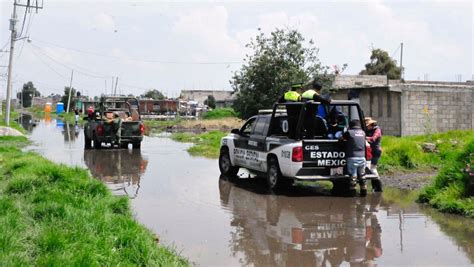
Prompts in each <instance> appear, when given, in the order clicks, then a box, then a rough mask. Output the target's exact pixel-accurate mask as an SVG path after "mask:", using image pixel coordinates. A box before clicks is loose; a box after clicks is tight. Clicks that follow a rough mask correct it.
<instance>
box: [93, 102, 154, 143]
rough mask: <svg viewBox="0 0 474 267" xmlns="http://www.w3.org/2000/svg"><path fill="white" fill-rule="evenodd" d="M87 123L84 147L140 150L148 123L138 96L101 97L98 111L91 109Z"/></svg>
mask: <svg viewBox="0 0 474 267" xmlns="http://www.w3.org/2000/svg"><path fill="white" fill-rule="evenodd" d="M89 112H91V113H90V114H88V116H87V118H85V119H86V123H85V124H84V148H85V149H91V148H92V147H93V148H95V149H101V148H102V147H103V145H104V144H105V145H107V144H109V145H110V147H120V148H128V145H129V144H132V146H133V148H134V149H140V147H141V142H142V140H143V134H144V132H145V126H144V125H143V122H142V121H141V118H140V112H139V104H138V100H137V99H136V98H130V97H118V96H113V97H111V96H108V97H102V98H101V100H100V103H99V108H98V110H94V111H89Z"/></svg>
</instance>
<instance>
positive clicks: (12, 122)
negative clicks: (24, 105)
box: [0, 105, 26, 134]
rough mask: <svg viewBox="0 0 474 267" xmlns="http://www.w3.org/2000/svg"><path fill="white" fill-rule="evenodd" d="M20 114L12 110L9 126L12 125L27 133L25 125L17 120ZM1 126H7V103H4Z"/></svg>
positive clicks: (0, 117) (0, 119) (0, 120)
mask: <svg viewBox="0 0 474 267" xmlns="http://www.w3.org/2000/svg"><path fill="white" fill-rule="evenodd" d="M19 115H20V114H19V113H18V112H16V111H13V110H12V111H11V112H10V125H9V126H8V127H11V128H13V129H15V130H18V131H19V132H21V133H23V134H25V133H26V131H25V129H23V127H21V125H20V124H19V123H17V122H16V121H15V119H17V118H18V117H19ZM0 126H7V124H6V123H5V105H2V115H1V116H0Z"/></svg>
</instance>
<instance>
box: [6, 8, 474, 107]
mask: <svg viewBox="0 0 474 267" xmlns="http://www.w3.org/2000/svg"><path fill="white" fill-rule="evenodd" d="M17 1H20V2H23V3H25V2H26V0H17ZM40 1H41V0H40ZM473 3H474V2H473V1H301V2H297V1H207V2H205V1H186V2H176V1H173V2H164V1H87V0H86V1H73V0H70V1H66V0H63V1H50V0H43V6H44V7H43V9H40V10H39V11H38V13H35V12H33V13H32V14H31V15H30V14H27V16H26V19H25V26H24V27H22V25H23V17H24V14H25V13H24V12H25V9H24V8H22V7H19V8H18V19H19V21H18V25H17V29H18V31H21V28H24V30H23V34H22V37H28V36H29V38H30V40H31V41H30V42H27V41H26V40H27V39H26V38H25V39H23V40H20V41H17V42H16V45H15V50H14V51H15V56H14V65H13V75H12V77H13V87H12V88H13V92H16V91H18V90H20V89H21V87H22V85H23V83H26V82H27V81H30V80H31V81H33V83H34V84H35V86H36V87H37V89H38V90H39V91H40V92H41V93H42V94H43V95H44V94H51V93H60V94H62V92H63V90H64V86H68V85H69V83H70V77H71V72H72V70H74V75H73V81H72V85H73V87H74V88H77V89H78V90H79V91H81V92H82V93H83V94H86V95H91V96H93V95H100V94H103V93H107V94H109V93H111V91H112V88H113V86H115V84H114V85H112V79H113V77H118V83H117V92H118V93H122V94H130V93H131V94H134V95H138V94H143V93H144V92H145V91H146V90H147V89H151V88H155V89H158V90H160V91H162V92H163V93H164V94H165V95H167V96H169V97H177V96H178V95H179V92H180V90H183V89H187V90H190V89H201V90H203V89H210V90H231V89H232V88H231V86H230V83H229V80H230V79H231V78H232V75H233V73H234V72H235V71H237V70H239V69H240V68H241V67H242V64H243V59H244V58H245V55H246V54H249V53H251V51H249V50H248V48H246V47H245V45H246V44H247V43H249V41H250V39H251V38H252V37H255V36H256V34H257V32H258V29H259V28H260V29H261V30H262V31H263V32H265V33H270V32H271V31H273V30H275V29H276V28H290V29H297V30H298V31H300V32H301V33H302V34H303V36H304V37H305V39H306V40H313V41H314V43H315V46H316V47H317V48H318V49H319V53H318V58H319V59H320V60H321V62H322V63H323V64H324V65H328V66H334V65H338V66H342V65H343V64H348V67H347V69H346V70H345V71H344V74H358V73H359V71H360V70H362V69H363V68H364V64H365V63H367V62H368V61H369V57H370V52H371V49H372V48H381V49H383V50H385V51H387V52H388V53H389V54H390V55H391V56H392V57H393V58H394V59H396V60H397V62H399V61H400V55H401V49H400V44H401V43H403V66H404V67H405V79H406V80H430V81H457V79H459V77H460V78H461V80H462V81H465V80H471V79H474V77H473V75H474V52H473V49H474V20H473V14H474V4H473ZM12 10H13V0H0V49H3V50H5V49H8V47H4V45H5V46H8V42H9V38H10V31H9V18H10V16H11V13H12ZM7 64H8V53H2V52H0V96H1V97H2V98H5V94H6V68H5V67H4V66H6V65H7Z"/></svg>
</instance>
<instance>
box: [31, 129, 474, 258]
mask: <svg viewBox="0 0 474 267" xmlns="http://www.w3.org/2000/svg"><path fill="white" fill-rule="evenodd" d="M29 130H31V133H30V139H31V140H32V141H33V142H34V144H33V145H32V146H31V147H30V148H28V149H31V150H34V151H37V152H39V153H41V154H43V155H44V156H46V157H47V158H49V159H51V160H53V161H55V162H60V163H64V164H67V165H71V166H81V167H85V168H88V169H89V170H90V172H91V173H92V175H94V176H95V177H97V178H99V179H101V180H102V181H104V182H105V183H107V185H108V186H109V188H111V190H113V192H114V193H115V194H117V195H127V196H128V197H130V198H131V202H132V206H133V211H134V213H135V216H136V218H137V219H138V221H139V222H140V223H142V224H144V225H145V226H146V227H148V228H149V229H151V230H152V231H153V232H155V233H156V234H157V235H158V236H159V237H160V242H161V243H162V244H164V245H167V246H170V247H174V248H175V249H176V250H177V251H178V252H180V253H181V255H183V256H184V257H187V258H189V260H190V261H191V262H192V263H195V264H198V265H202V266H242V265H250V266H252V265H255V266H362V265H363V266H365V265H369V266H370V265H380V266H386V265H428V266H433V265H471V264H472V263H473V262H474V234H473V233H474V223H473V221H472V220H466V219H462V218H460V217H457V216H448V215H444V214H440V213H438V212H435V211H433V210H431V209H428V208H425V207H423V206H421V205H418V204H408V205H402V204H396V203H402V202H398V201H394V200H393V199H384V195H376V194H369V195H368V197H367V198H360V197H355V198H345V197H332V196H327V195H325V194H322V193H321V192H318V190H316V189H314V188H302V187H295V188H294V189H292V190H290V191H288V192H285V193H284V194H282V195H272V194H268V193H267V192H266V190H265V189H264V184H263V182H262V181H261V180H259V179H240V180H239V181H238V182H236V181H228V180H227V179H226V178H225V177H222V178H221V179H220V173H219V169H218V166H217V160H211V159H205V158H201V157H191V156H189V154H188V153H187V152H186V148H187V147H189V145H188V144H182V143H177V142H174V141H172V140H171V139H169V138H165V137H145V138H144V141H143V144H142V149H141V151H140V150H133V151H132V150H131V149H129V150H125V149H121V150H119V149H113V150H109V149H104V150H93V149H92V150H88V151H84V143H83V142H84V138H83V132H82V129H80V128H79V127H75V126H73V125H67V124H63V123H62V122H60V121H56V120H49V121H48V120H46V121H45V120H43V121H41V122H39V123H38V125H37V126H36V127H31V128H29Z"/></svg>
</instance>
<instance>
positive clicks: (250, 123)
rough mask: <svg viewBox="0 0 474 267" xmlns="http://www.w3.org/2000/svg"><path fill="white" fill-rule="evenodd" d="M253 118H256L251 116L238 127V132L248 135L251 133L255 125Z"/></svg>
mask: <svg viewBox="0 0 474 267" xmlns="http://www.w3.org/2000/svg"><path fill="white" fill-rule="evenodd" d="M255 119H256V118H251V119H249V120H248V121H247V122H246V123H245V124H244V126H242V128H241V129H240V133H241V134H242V135H244V136H249V135H250V133H252V129H253V127H254V126H255Z"/></svg>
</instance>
